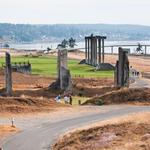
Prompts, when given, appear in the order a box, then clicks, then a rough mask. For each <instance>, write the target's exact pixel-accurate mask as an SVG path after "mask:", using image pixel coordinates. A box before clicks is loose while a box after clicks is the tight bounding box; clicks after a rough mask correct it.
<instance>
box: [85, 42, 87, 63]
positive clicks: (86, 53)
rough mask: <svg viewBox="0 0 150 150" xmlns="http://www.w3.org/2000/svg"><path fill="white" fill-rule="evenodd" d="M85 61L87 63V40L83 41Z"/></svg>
mask: <svg viewBox="0 0 150 150" xmlns="http://www.w3.org/2000/svg"><path fill="white" fill-rule="evenodd" d="M85 61H86V63H87V39H85Z"/></svg>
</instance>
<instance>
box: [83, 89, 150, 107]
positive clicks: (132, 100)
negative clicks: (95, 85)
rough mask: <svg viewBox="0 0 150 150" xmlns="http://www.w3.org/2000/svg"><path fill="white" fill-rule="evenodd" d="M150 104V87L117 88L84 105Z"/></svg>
mask: <svg viewBox="0 0 150 150" xmlns="http://www.w3.org/2000/svg"><path fill="white" fill-rule="evenodd" d="M123 103H124V104H132V105H150V89H149V88H145V89H127V88H125V89H116V90H114V91H111V92H107V93H105V94H104V95H99V96H96V97H94V98H91V99H90V100H88V101H86V102H85V103H84V105H87V104H90V105H100V104H103V105H109V104H123Z"/></svg>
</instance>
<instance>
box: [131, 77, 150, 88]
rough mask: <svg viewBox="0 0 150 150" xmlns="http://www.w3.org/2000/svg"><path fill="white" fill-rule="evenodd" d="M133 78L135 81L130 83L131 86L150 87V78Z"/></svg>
mask: <svg viewBox="0 0 150 150" xmlns="http://www.w3.org/2000/svg"><path fill="white" fill-rule="evenodd" d="M133 80H134V81H135V82H134V83H132V84H131V85H130V88H150V80H149V79H144V78H139V77H134V78H133Z"/></svg>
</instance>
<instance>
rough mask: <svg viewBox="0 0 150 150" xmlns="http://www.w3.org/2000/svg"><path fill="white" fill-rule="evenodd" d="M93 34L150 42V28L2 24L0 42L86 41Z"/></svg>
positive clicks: (108, 37) (108, 25) (116, 38)
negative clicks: (73, 39)
mask: <svg viewBox="0 0 150 150" xmlns="http://www.w3.org/2000/svg"><path fill="white" fill-rule="evenodd" d="M91 33H93V34H96V35H105V36H107V39H108V40H150V27H149V26H140V25H112V24H56V25H29V24H6V23H1V24H0V41H5V42H48V41H61V40H62V39H64V38H67V39H68V38H70V37H73V38H75V39H77V40H78V41H79V40H80V41H81V40H84V37H85V36H86V35H90V34H91Z"/></svg>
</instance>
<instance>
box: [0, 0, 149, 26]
mask: <svg viewBox="0 0 150 150" xmlns="http://www.w3.org/2000/svg"><path fill="white" fill-rule="evenodd" d="M149 15H150V0H0V22H7V23H31V24H56V23H91V24H92V23H110V24H142V25H149V26H150V16H149Z"/></svg>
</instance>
